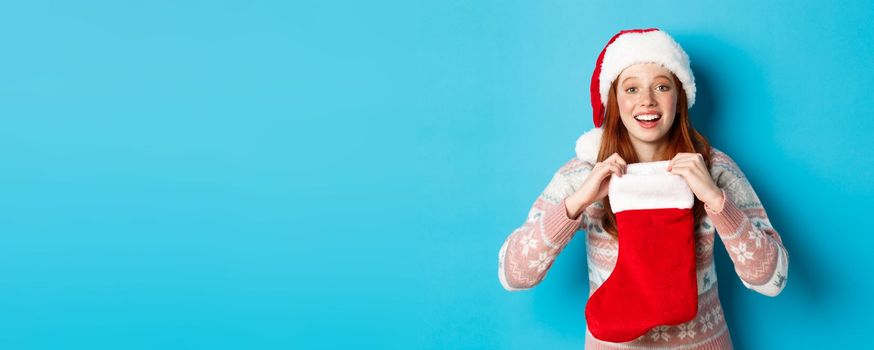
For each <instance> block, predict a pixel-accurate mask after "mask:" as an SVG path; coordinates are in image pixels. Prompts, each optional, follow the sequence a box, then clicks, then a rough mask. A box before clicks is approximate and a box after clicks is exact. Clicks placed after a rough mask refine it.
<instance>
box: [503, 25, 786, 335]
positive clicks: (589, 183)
mask: <svg viewBox="0 0 874 350" xmlns="http://www.w3.org/2000/svg"><path fill="white" fill-rule="evenodd" d="M695 91H696V90H695V80H694V76H693V74H692V71H691V68H690V66H689V58H688V55H686V53H685V52H684V51H683V49H682V48H681V47H680V46H679V44H677V43H676V41H674V40H673V39H672V38H671V37H670V36H669V35H668V34H667V33H665V32H663V31H660V30H658V29H654V28H653V29H643V30H625V31H621V32H619V33H618V34H616V35H615V36H614V37H613V38H612V39H611V40H610V42H609V43H608V44H607V46H606V47H605V48H604V50H603V51H602V52H601V55H600V56H599V58H598V62H597V65H596V68H595V71H594V73H593V75H592V84H591V96H592V107H593V110H594V124H595V128H594V129H592V130H590V131H588V132H586V133H584V134H583V135H582V136H581V137H580V138H579V139H578V140H577V147H576V153H577V154H576V156H575V157H574V158H573V159H571V160H570V161H568V162H567V163H566V164H565V165H564V166H562V167H561V168H560V169H559V170H558V171H557V172H556V173H555V175H554V176H553V178H552V180H551V182H550V183H549V184H548V185H547V187H546V189H545V190H544V191H543V193H542V194H541V195H540V196H539V197H538V198H537V200H536V201H535V202H534V204H533V206H532V208H531V210H530V212H529V214H528V218H527V220H526V222H525V223H524V224H523V225H522V226H521V227H519V228H517V229H516V230H514V231H513V232H512V233H511V234H510V235H509V237H507V239H506V240H505V241H504V243H503V245H502V246H501V249H500V252H499V263H498V266H499V267H498V276H499V279H500V282H501V284H502V285H503V287H504V288H505V289H507V290H510V291H516V290H524V289H529V288H532V287H534V286H535V285H537V284H538V283H540V281H542V280H543V278H545V277H546V274H547V272H548V270H549V268H550V267H551V266H552V263H553V261H554V259H555V257H556V255H558V254H559V253H560V252H561V251H562V249H563V248H564V247H565V246H566V245H567V244H568V242H569V241H570V240H571V238H572V237H573V236H574V234H575V233H576V231H577V230H584V231H585V232H586V244H587V258H588V259H587V262H588V267H589V282H590V293H589V296H590V297H591V296H592V294H593V293H594V292H595V291H596V290H597V289H598V288H599V287H600V286H601V285H602V284H603V283H604V282H605V281H606V280H607V278H608V277H609V276H610V275H611V273H612V272H613V270H614V267H616V264H617V258H618V250H619V245H618V242H619V241H618V239H617V237H618V236H619V235H621V234H622V232H618V231H617V222H616V216H615V214H614V213H613V211H612V210H611V207H610V197H609V196H608V188H609V184H610V180H611V178H613V177H618V178H621V177H622V176H623V174H624V173H625V170H626V169H627V167H628V165H630V164H635V163H647V162H658V161H667V162H666V164H667V167H666V169H665V170H666V171H667V172H669V173H670V174H673V175H677V176H680V177H682V179H683V180H685V183H686V184H687V185H688V188H689V189H691V192H692V193H693V194H694V197H695V198H694V205H693V206H692V208H691V211H692V213H693V217H694V225H693V226H692V227H694V248H695V249H694V250H695V251H694V260H695V264H694V269H695V272H694V275H695V276H696V278H697V280H696V281H695V282H694V283H695V284H697V288H698V298H697V312H694V313H692V314H693V315H695V316H694V318H692V319H690V320H688V321H687V322H684V323H681V324H675V325H669V324H665V325H657V326H654V327H652V328H651V329H649V330H648V331H646V333H645V334H643V335H641V336H640V337H638V338H636V339H634V340H631V341H629V342H624V343H622V346H620V345H618V344H616V343H611V342H608V341H603V340H599V339H596V338H595V337H594V336H593V335H592V334H591V332H589V329H588V328H587V331H586V348H587V349H590V348H591V349H620V348H627V347H624V346H625V345H634V346H643V347H649V348H662V347H664V348H678V347H679V348H684V349H731V348H732V343H731V338H730V335H729V331H728V327H727V325H726V324H725V318H724V314H723V311H722V307H721V304H720V301H719V294H718V289H717V284H716V274H715V269H714V267H713V254H712V253H713V243H714V237H715V236H716V235H717V234H718V235H719V238H720V239H721V240H722V242H723V243H724V245H725V247H726V248H727V250H728V254H729V256H730V257H731V260H732V262H733V263H734V268H735V271H736V272H737V275H738V277H739V278H740V280H741V282H742V283H743V285H744V286H746V287H747V288H750V289H752V290H754V291H756V292H759V293H761V294H764V295H768V296H776V295H777V294H779V293H780V292H781V291H782V290H783V288H784V286H785V282H786V276H787V273H788V262H789V259H788V254H787V251H786V248H784V247H783V244H782V240H781V238H780V235H779V234H778V233H777V231H776V230H774V228H773V227H772V226H771V223H770V221H769V220H768V216H767V214H766V213H765V209H764V208H763V207H762V204H761V202H760V201H759V198H758V196H757V195H756V193H755V192H754V190H753V188H752V187H751V185H750V183H749V181H748V180H747V178H746V177H745V176H744V174H743V172H742V171H741V170H740V169H739V168H738V166H737V164H736V163H735V162H734V161H733V160H732V159H731V158H730V157H728V155H726V154H725V153H723V152H721V151H719V150H717V149H716V148H714V147H711V146H710V145H709V143H708V142H707V140H706V139H705V138H704V137H703V136H702V135H700V134H699V133H698V132H697V131H695V129H694V128H693V127H692V125H691V123H690V121H689V115H688V109H689V108H691V106H692V105H693V104H694V102H695ZM602 124H603V126H602ZM690 254H691V253H690ZM589 302H591V299H590V300H589ZM693 305H694V303H693Z"/></svg>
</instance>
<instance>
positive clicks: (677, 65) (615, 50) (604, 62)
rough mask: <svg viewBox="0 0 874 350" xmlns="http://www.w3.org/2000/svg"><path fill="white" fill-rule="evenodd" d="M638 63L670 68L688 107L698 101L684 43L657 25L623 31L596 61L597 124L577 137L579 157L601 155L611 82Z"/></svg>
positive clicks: (593, 93)
mask: <svg viewBox="0 0 874 350" xmlns="http://www.w3.org/2000/svg"><path fill="white" fill-rule="evenodd" d="M637 63H658V64H660V65H662V66H663V67H665V68H667V69H668V70H669V71H671V72H672V73H674V75H676V76H677V78H678V79H680V82H681V83H682V84H683V90H685V91H686V100H687V108H692V105H694V104H695V76H694V75H693V74H692V68H691V67H690V65H689V55H687V54H686V52H685V51H683V48H682V47H680V44H678V43H677V42H676V41H674V39H673V38H671V36H670V35H668V33H665V32H663V31H661V30H659V29H657V28H648V29H628V30H623V31H620V32H619V33H616V35H614V36H613V37H612V38H611V39H610V41H609V42H607V46H605V47H604V49H603V50H601V54H600V55H599V56H598V61H597V62H596V63H595V71H594V72H593V73H592V84H591V86H590V90H591V97H592V114H593V115H592V121H593V122H594V123H595V128H594V129H592V130H590V131H588V132H586V133H585V134H583V135H582V136H580V138H579V139H578V140H577V149H576V151H577V156H578V158H580V159H582V160H586V161H590V160H593V159H594V158H595V157H597V153H598V148H599V147H600V141H601V124H603V123H604V113H605V112H606V110H607V95H608V93H609V92H610V85H611V84H613V80H616V78H617V77H619V74H620V73H622V71H623V70H624V69H625V68H628V66H631V65H634V64H637Z"/></svg>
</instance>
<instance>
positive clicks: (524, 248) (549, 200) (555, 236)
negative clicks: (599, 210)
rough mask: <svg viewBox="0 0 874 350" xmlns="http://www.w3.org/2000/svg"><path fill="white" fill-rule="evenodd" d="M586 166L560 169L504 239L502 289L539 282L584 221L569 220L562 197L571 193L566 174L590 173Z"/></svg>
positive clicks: (569, 164) (582, 217)
mask: <svg viewBox="0 0 874 350" xmlns="http://www.w3.org/2000/svg"><path fill="white" fill-rule="evenodd" d="M587 164H588V163H584V162H582V161H580V160H578V159H572V160H570V161H569V162H567V163H566V164H565V165H564V166H562V168H561V169H559V170H558V171H557V172H556V173H555V175H553V177H552V180H551V181H550V182H549V184H548V185H547V186H546V189H544V190H543V192H542V193H541V194H540V195H539V196H538V197H537V200H535V201H534V204H533V205H532V207H531V209H530V210H529V212H528V218H527V220H526V221H525V223H524V224H522V226H521V227H519V228H517V229H515V230H513V232H512V233H510V235H509V237H507V239H506V240H504V243H503V245H502V246H501V249H500V251H499V253H498V279H499V280H500V281H501V285H502V286H503V287H504V289H506V290H509V291H518V290H525V289H530V288H532V287H534V286H535V285H537V284H538V283H540V282H541V281H542V280H543V279H544V278H545V277H546V273H547V272H548V271H549V268H550V267H551V266H552V263H553V262H554V260H555V257H556V256H557V255H558V254H559V253H560V252H561V251H562V249H564V247H565V246H566V245H567V244H568V242H570V240H571V238H573V236H574V233H576V231H577V229H579V227H580V224H581V222H583V221H584V220H585V216H586V215H585V213H581V214H579V215H578V216H577V217H576V218H570V217H568V215H569V210H568V209H567V207H566V205H565V198H567V197H568V196H570V195H571V194H573V192H574V190H573V188H572V187H571V185H570V183H569V181H568V179H567V175H566V174H568V173H571V172H587V171H590V170H591V166H589V167H588V168H587Z"/></svg>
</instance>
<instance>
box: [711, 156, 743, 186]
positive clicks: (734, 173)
mask: <svg viewBox="0 0 874 350" xmlns="http://www.w3.org/2000/svg"><path fill="white" fill-rule="evenodd" d="M710 176H711V177H713V180H714V181H716V184H717V185H718V186H719V187H723V186H726V185H728V184H731V183H732V182H734V181H736V180H738V179H742V178H746V176H744V173H743V171H741V169H740V167H739V166H738V165H737V162H735V161H734V159H732V158H731V157H730V156H729V155H728V154H727V153H725V152H723V151H722V150H720V149H717V148H716V147H712V146H711V147H710Z"/></svg>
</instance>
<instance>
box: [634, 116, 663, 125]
mask: <svg viewBox="0 0 874 350" xmlns="http://www.w3.org/2000/svg"><path fill="white" fill-rule="evenodd" d="M660 119H662V116H661V114H653V113H647V114H640V115H636V116H634V120H637V124H639V125H640V127H642V128H645V129H650V128H654V127H655V126H656V125H657V124H658V122H659V120H660Z"/></svg>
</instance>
